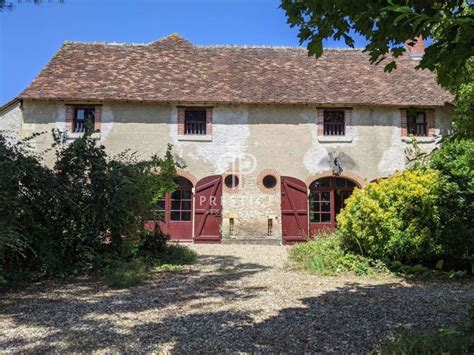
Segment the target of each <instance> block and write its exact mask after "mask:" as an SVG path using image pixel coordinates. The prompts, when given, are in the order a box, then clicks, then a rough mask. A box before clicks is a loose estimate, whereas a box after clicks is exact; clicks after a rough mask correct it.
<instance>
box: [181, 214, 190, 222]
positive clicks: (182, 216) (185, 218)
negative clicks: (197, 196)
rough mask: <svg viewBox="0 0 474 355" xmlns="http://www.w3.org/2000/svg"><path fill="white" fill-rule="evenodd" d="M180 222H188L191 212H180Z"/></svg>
mask: <svg viewBox="0 0 474 355" xmlns="http://www.w3.org/2000/svg"><path fill="white" fill-rule="evenodd" d="M181 220H182V221H190V220H191V212H182V213H181Z"/></svg>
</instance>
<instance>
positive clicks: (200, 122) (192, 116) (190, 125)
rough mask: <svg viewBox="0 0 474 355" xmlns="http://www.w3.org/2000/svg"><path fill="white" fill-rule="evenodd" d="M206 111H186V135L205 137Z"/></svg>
mask: <svg viewBox="0 0 474 355" xmlns="http://www.w3.org/2000/svg"><path fill="white" fill-rule="evenodd" d="M206 123H207V122H206V110H205V109H204V110H202V109H185V111H184V134H198V135H205V134H206V133H207V129H206V126H207V124H206Z"/></svg>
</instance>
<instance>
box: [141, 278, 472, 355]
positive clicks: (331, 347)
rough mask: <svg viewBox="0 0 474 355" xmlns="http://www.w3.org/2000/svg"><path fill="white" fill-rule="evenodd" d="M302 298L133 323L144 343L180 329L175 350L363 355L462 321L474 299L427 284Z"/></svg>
mask: <svg viewBox="0 0 474 355" xmlns="http://www.w3.org/2000/svg"><path fill="white" fill-rule="evenodd" d="M471 290H472V289H471ZM301 301H302V303H303V304H304V308H286V309H283V310H282V311H280V312H279V314H278V315H276V316H274V317H271V318H269V319H267V320H265V321H263V322H260V323H255V322H253V320H252V318H251V315H250V314H248V313H245V312H235V313H230V312H216V313H211V314H209V313H201V314H193V315H189V316H179V315H177V316H176V317H170V318H168V319H165V320H164V321H163V322H161V323H159V324H146V325H143V326H140V327H137V329H136V333H137V334H139V336H140V341H139V342H140V343H141V344H142V345H143V346H145V347H147V346H150V345H151V344H150V343H149V340H148V336H150V334H152V333H154V332H159V331H160V329H166V328H168V327H173V328H175V329H183V331H182V332H181V331H180V332H179V333H178V332H177V333H176V335H175V337H174V338H173V341H174V347H173V349H172V352H195V351H196V352H213V353H221V352H236V351H244V352H255V351H264V352H290V353H292V352H293V353H294V352H296V353H303V352H311V353H313V352H357V353H360V352H363V353H366V352H370V351H372V350H373V349H374V347H375V346H376V345H377V344H378V343H379V341H381V340H382V339H383V338H385V337H387V336H389V335H391V334H393V332H394V331H395V330H400V329H416V331H420V330H425V329H437V328H440V327H444V326H446V325H450V324H456V323H457V324H459V323H463V322H467V320H468V316H467V308H468V307H467V305H466V304H467V302H472V301H474V295H473V294H472V293H471V294H470V295H469V290H468V289H465V290H464V291H463V292H460V291H459V288H458V289H457V290H456V289H452V290H451V289H450V288H449V287H445V288H443V289H442V290H440V289H439V286H438V288H437V287H436V286H433V285H427V284H425V285H416V286H411V287H406V286H402V285H400V284H385V285H375V286H366V285H364V286H361V285H359V284H357V283H352V284H346V285H345V286H344V287H340V288H339V289H337V290H335V291H330V292H327V293H325V294H322V295H321V296H319V297H311V298H304V299H302V300H301ZM155 339H157V338H155ZM157 340H158V339H157ZM160 340H161V341H166V340H168V341H169V340H170V339H160Z"/></svg>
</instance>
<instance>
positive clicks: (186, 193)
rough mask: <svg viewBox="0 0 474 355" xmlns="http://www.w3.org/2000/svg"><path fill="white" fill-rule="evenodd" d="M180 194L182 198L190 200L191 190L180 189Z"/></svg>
mask: <svg viewBox="0 0 474 355" xmlns="http://www.w3.org/2000/svg"><path fill="white" fill-rule="evenodd" d="M181 196H182V198H183V199H184V200H190V199H191V190H183V191H181Z"/></svg>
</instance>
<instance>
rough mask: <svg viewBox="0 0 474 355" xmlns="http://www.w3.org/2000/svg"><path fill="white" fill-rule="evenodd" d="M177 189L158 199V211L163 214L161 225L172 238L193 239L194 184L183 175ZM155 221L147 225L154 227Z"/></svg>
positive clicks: (150, 227)
mask: <svg viewBox="0 0 474 355" xmlns="http://www.w3.org/2000/svg"><path fill="white" fill-rule="evenodd" d="M177 183H178V186H177V189H176V191H174V192H172V193H169V192H168V193H166V195H165V198H164V199H162V200H159V201H158V206H157V207H158V212H159V213H160V214H161V215H162V218H163V219H162V220H161V221H160V222H159V226H160V228H161V230H162V231H163V233H164V234H166V235H169V236H170V237H171V240H176V241H192V239H193V221H192V217H193V195H192V189H193V185H192V183H191V181H189V180H188V179H185V178H183V177H179V178H178V181H177ZM155 223H156V222H155V221H150V222H147V224H146V227H147V228H148V229H150V230H151V229H153V228H154V224H155Z"/></svg>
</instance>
